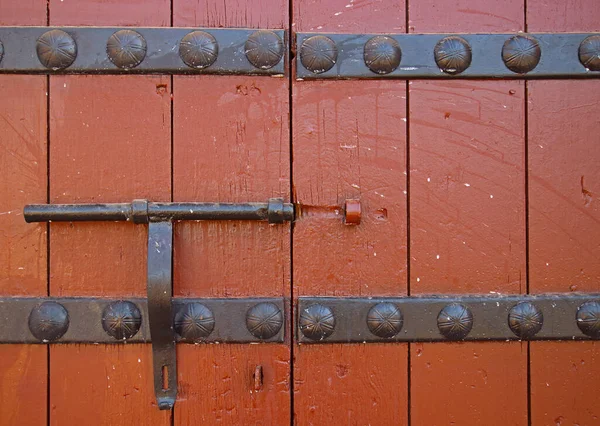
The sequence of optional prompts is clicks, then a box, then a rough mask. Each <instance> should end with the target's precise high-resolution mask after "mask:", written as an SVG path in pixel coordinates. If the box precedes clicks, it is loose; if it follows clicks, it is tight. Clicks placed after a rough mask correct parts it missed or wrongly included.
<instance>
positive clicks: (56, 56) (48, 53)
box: [35, 30, 77, 70]
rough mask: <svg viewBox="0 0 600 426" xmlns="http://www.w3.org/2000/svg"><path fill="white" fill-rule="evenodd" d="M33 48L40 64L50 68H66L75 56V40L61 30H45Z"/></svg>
mask: <svg viewBox="0 0 600 426" xmlns="http://www.w3.org/2000/svg"><path fill="white" fill-rule="evenodd" d="M35 48H36V51H37V56H38V59H39V60H40V62H41V64H42V65H43V66H45V67H46V68H49V69H51V70H61V69H64V68H67V67H68V66H69V65H71V64H72V63H73V61H75V58H76V57H77V44H75V40H73V37H71V36H70V35H69V34H68V33H66V32H64V31H63V30H50V31H46V32H45V33H44V34H42V35H41V36H40V38H38V39H37V44H36V47H35Z"/></svg>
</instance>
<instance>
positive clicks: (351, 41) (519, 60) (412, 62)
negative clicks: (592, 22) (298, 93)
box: [296, 33, 600, 80]
mask: <svg viewBox="0 0 600 426" xmlns="http://www.w3.org/2000/svg"><path fill="white" fill-rule="evenodd" d="M296 42H297V46H298V52H299V54H298V60H297V61H296V68H297V69H296V76H297V78H298V79H299V80H305V79H336V78H337V79H346V78H398V79H413V78H419V79H420V78H436V79H439V78H446V79H454V78H528V79H529V78H600V73H599V72H598V71H600V59H599V58H600V35H598V34H576V33H545V34H541V33H540V34H522V33H519V34H387V35H381V34H339V33H335V34H333V33H332V34H314V33H298V34H297V35H296Z"/></svg>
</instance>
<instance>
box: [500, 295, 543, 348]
mask: <svg viewBox="0 0 600 426" xmlns="http://www.w3.org/2000/svg"><path fill="white" fill-rule="evenodd" d="M543 324H544V315H543V314H542V311H540V310H539V309H538V308H537V306H535V305H534V304H533V303H530V302H521V303H518V304H516V305H515V306H513V307H512V309H511V310H510V312H509V314H508V326H509V327H510V329H511V330H512V332H513V333H515V336H517V337H518V338H520V339H530V338H532V337H533V336H535V335H536V334H537V333H538V332H539V331H540V330H541V329H542V325H543Z"/></svg>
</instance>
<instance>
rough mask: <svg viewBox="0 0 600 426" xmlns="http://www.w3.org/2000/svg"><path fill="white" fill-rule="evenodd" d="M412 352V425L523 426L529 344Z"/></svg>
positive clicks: (445, 346) (443, 346) (415, 348)
mask: <svg viewBox="0 0 600 426" xmlns="http://www.w3.org/2000/svg"><path fill="white" fill-rule="evenodd" d="M410 346H411V357H410V360H411V369H412V371H413V374H412V381H411V403H412V407H413V410H412V411H411V413H412V415H411V422H412V424H414V425H438V426H441V425H484V424H485V425H526V424H527V397H526V393H525V392H523V390H524V389H527V373H526V371H527V356H526V355H527V343H523V342H508V343H507V342H479V343H437V344H422V343H415V344H411V345H410ZM512 369H516V370H517V373H516V374H515V373H514V372H512V371H510V370H512ZM421 389H425V390H427V392H423V391H421ZM512 393H516V395H512ZM500 395H501V396H500ZM503 399H507V400H508V401H506V402H505V401H502V400H503ZM424 407H428V409H427V410H426V409H425V408H424ZM415 408H416V409H415Z"/></svg>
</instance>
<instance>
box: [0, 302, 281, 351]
mask: <svg viewBox="0 0 600 426" xmlns="http://www.w3.org/2000/svg"><path fill="white" fill-rule="evenodd" d="M61 306H62V308H64V311H65V312H66V314H67V317H66V318H67V320H66V325H65V324H64V322H65V321H64V317H63V316H61V313H63V314H64V312H63V311H62V308H60V307H61ZM264 308H266V310H265V309H264ZM261 309H262V310H261ZM263 311H264V312H266V314H265V315H268V316H267V317H266V318H264V320H265V321H267V323H265V324H270V325H271V328H270V329H268V330H267V331H268V332H267V331H264V330H262V329H260V325H261V324H262V323H261V322H260V320H261V319H263V318H262V317H261V315H262V314H263V313H264V312H263ZM173 312H174V317H175V318H174V323H175V330H176V331H177V333H176V335H177V340H178V341H179V342H187V343H202V342H206V343H216V342H219V343H257V342H283V339H284V334H285V333H284V332H285V326H284V324H285V318H286V315H285V312H286V303H285V301H284V299H283V298H255V299H188V298H186V299H173ZM252 312H255V313H254V314H252ZM252 315H254V317H257V318H258V323H257V322H256V320H254V322H252V321H253V320H252V318H254V317H253V316H252ZM147 319H148V303H147V299H145V298H127V299H103V298H16V297H15V298H9V297H4V298H0V324H2V326H1V327H0V343H103V344H104V343H107V344H110V343H123V342H128V343H145V342H150V341H151V338H150V329H149V326H148V320H147ZM268 321H270V323H269V322H268ZM257 324H258V325H257ZM61 327H62V328H61ZM136 327H137V329H136ZM257 327H258V328H257ZM107 329H108V330H110V333H112V335H111V334H109V331H107ZM251 329H252V330H253V331H254V333H255V334H253V332H252V331H251ZM57 330H58V332H57ZM134 331H135V334H134V335H133V336H131V337H128V336H129V335H130V334H131V333H133V332H134ZM209 331H210V333H209V334H208V335H206V336H204V335H205V334H207V333H208V332H209ZM61 332H62V334H61V335H60V336H59V337H56V336H57V334H60V333H61ZM34 333H35V334H36V335H37V336H38V337H36V335H34ZM52 333H54V335H53V334H52ZM119 333H121V334H119ZM261 333H262V334H261ZM270 334H272V335H270ZM257 335H258V336H260V337H257ZM40 337H42V338H40ZM44 337H50V338H49V339H46V338H44ZM53 337H54V338H53Z"/></svg>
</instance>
